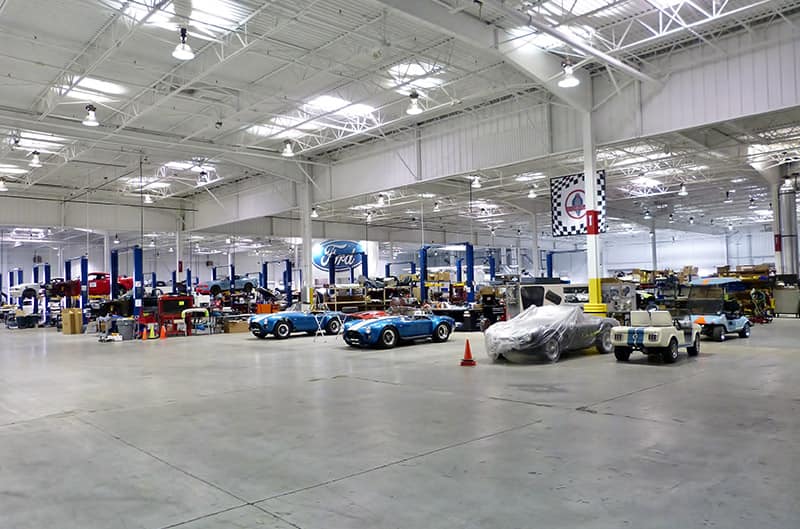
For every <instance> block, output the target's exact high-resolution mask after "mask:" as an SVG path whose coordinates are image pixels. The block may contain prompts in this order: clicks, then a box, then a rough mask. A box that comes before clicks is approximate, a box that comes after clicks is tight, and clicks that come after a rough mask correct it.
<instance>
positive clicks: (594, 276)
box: [583, 112, 606, 314]
mask: <svg viewBox="0 0 800 529" xmlns="http://www.w3.org/2000/svg"><path fill="white" fill-rule="evenodd" d="M595 156H596V152H595V144H594V129H593V126H592V113H591V112H586V113H584V114H583V172H584V176H585V178H584V181H585V183H586V187H585V190H584V191H585V199H586V226H587V235H586V256H587V260H588V262H587V264H586V274H587V277H588V278H589V303H586V304H585V305H584V306H583V310H584V311H585V312H587V313H589V314H605V313H606V306H605V305H604V304H603V294H602V290H601V289H602V287H601V283H600V277H601V276H600V235H599V228H600V226H599V219H600V214H599V211H598V209H597V208H598V205H597V170H596V163H595Z"/></svg>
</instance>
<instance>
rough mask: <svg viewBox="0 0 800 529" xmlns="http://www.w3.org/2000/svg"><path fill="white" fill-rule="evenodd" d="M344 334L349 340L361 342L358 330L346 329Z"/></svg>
mask: <svg viewBox="0 0 800 529" xmlns="http://www.w3.org/2000/svg"><path fill="white" fill-rule="evenodd" d="M344 334H345V338H347V339H348V340H350V341H351V342H354V343H361V333H359V332H358V331H347V332H346V333H344Z"/></svg>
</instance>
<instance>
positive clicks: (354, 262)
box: [312, 241, 364, 272]
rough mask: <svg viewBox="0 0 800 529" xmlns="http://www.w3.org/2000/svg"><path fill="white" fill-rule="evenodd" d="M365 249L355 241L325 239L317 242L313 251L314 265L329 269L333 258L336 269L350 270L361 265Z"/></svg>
mask: <svg viewBox="0 0 800 529" xmlns="http://www.w3.org/2000/svg"><path fill="white" fill-rule="evenodd" d="M363 253H364V249H363V248H362V247H361V245H360V244H359V243H357V242H355V241H325V242H323V243H320V244H315V245H314V249H313V251H312V254H313V256H312V257H313V261H314V266H315V267H317V268H318V269H320V270H325V271H326V272H327V271H328V266H330V262H331V260H333V262H334V263H335V264H334V266H335V267H336V270H338V271H343V270H350V269H353V268H356V267H358V266H360V265H361V259H362V257H363V255H362V254H363Z"/></svg>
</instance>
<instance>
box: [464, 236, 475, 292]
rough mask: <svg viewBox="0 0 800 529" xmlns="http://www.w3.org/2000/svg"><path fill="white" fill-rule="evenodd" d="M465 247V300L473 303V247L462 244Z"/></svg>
mask: <svg viewBox="0 0 800 529" xmlns="http://www.w3.org/2000/svg"><path fill="white" fill-rule="evenodd" d="M464 247H465V248H466V261H467V302H468V303H475V248H474V247H473V246H472V245H471V244H470V243H466V244H464Z"/></svg>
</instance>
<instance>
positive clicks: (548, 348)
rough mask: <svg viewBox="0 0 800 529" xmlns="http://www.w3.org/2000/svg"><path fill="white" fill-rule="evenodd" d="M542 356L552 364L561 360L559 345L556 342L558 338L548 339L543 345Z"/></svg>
mask: <svg viewBox="0 0 800 529" xmlns="http://www.w3.org/2000/svg"><path fill="white" fill-rule="evenodd" d="M544 356H545V358H547V360H548V361H550V362H552V363H554V364H555V363H556V362H558V361H559V359H560V358H561V344H560V343H559V342H558V338H550V340H548V342H547V343H546V344H544Z"/></svg>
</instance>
